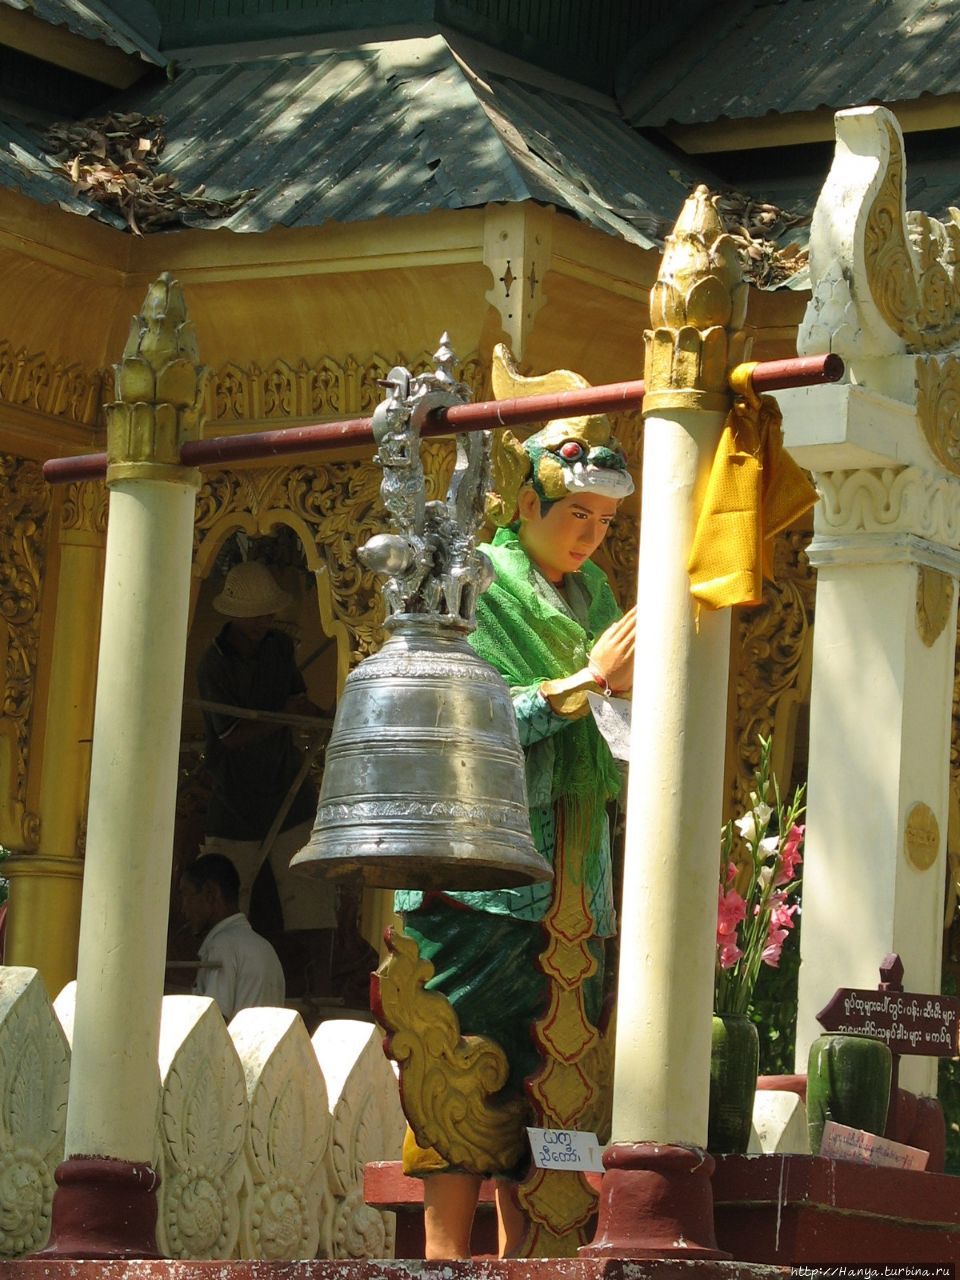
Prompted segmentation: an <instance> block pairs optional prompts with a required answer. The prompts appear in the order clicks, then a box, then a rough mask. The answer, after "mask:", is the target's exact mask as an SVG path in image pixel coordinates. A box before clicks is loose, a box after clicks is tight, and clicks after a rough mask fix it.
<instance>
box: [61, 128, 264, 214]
mask: <svg viewBox="0 0 960 1280" xmlns="http://www.w3.org/2000/svg"><path fill="white" fill-rule="evenodd" d="M165 123H166V121H165V119H164V117H163V116H145V115H142V114H141V113H140V112H138V111H126V112H124V111H117V112H113V113H112V114H110V115H107V116H101V117H98V118H97V119H92V120H77V121H69V122H67V123H64V124H54V125H51V126H50V128H49V129H48V130H47V131H46V133H45V134H44V137H43V144H44V149H45V150H46V151H47V153H48V154H49V155H50V157H51V160H52V162H53V164H54V167H55V168H58V169H59V170H60V171H61V172H62V173H64V174H65V175H66V176H67V177H68V178H69V179H70V181H71V182H72V183H73V185H74V189H75V191H76V192H77V193H78V194H80V195H85V196H87V198H88V199H90V200H95V201H96V202H97V203H98V204H103V205H106V206H107V207H108V208H111V209H114V210H116V211H117V212H118V213H120V214H121V215H122V216H123V218H125V219H126V222H127V225H128V227H129V228H130V230H131V231H132V232H133V233H134V234H135V235H143V234H144V233H146V232H150V231H161V230H163V229H164V228H166V227H170V226H174V225H177V224H179V225H183V223H184V221H185V216H186V215H193V216H195V217H201V218H224V217H227V216H228V215H229V214H231V213H233V212H234V210H236V209H238V208H239V207H240V205H242V204H243V203H244V201H246V200H249V198H250V197H251V196H252V195H253V194H254V190H253V189H250V190H247V191H239V192H237V193H236V194H235V195H232V196H230V197H228V198H225V199H222V200H217V199H212V198H210V197H208V196H206V195H204V188H203V187H202V186H199V187H196V188H195V189H194V190H193V191H181V190H180V184H179V182H178V181H177V179H176V178H175V177H174V176H173V174H171V173H161V172H160V171H159V169H158V166H159V163H160V157H161V155H162V154H163V149H164V147H165V146H166V138H165V136H164V133H163V126H164V124H165Z"/></svg>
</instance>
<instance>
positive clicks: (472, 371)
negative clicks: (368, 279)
mask: <svg viewBox="0 0 960 1280" xmlns="http://www.w3.org/2000/svg"><path fill="white" fill-rule="evenodd" d="M394 365H403V366H404V367H405V368H407V369H410V370H411V371H412V372H413V373H421V372H423V371H424V370H425V369H432V368H433V357H432V355H431V354H430V352H428V351H422V352H420V353H419V354H418V355H417V356H415V357H414V358H413V359H412V360H411V359H408V358H407V357H406V356H405V355H403V353H402V352H398V354H397V355H396V357H395V358H394V359H388V358H387V357H386V356H379V355H373V356H371V357H370V359H369V360H367V361H366V363H364V364H360V362H359V361H357V360H356V359H354V358H353V357H352V356H347V358H346V359H345V360H344V361H343V363H342V364H339V363H338V362H337V361H335V360H332V359H329V358H327V357H325V358H324V359H322V360H320V361H319V362H318V363H317V364H315V365H311V364H308V363H307V361H306V360H303V359H301V360H298V361H297V362H296V363H295V364H290V363H288V362H287V361H285V360H275V361H274V362H273V363H272V364H271V365H269V366H268V367H267V368H266V369H261V368H260V366H259V365H256V364H251V365H248V366H247V367H246V368H243V367H242V366H240V365H238V364H234V363H229V364H225V365H222V366H221V367H220V368H219V369H217V370H215V371H214V373H213V374H212V376H211V378H210V381H209V382H208V384H207V388H206V392H205V397H204V405H205V413H206V418H207V423H208V428H213V429H214V431H217V430H221V429H222V428H223V427H224V426H227V425H229V424H230V423H234V422H245V423H259V422H263V423H268V422H269V423H273V424H277V423H280V422H296V421H302V422H310V421H317V420H318V419H324V418H349V417H353V416H355V415H366V414H369V413H372V412H373V409H374V407H375V406H376V405H377V404H378V403H379V402H380V400H382V399H383V388H382V387H380V386H379V385H378V379H382V378H385V377H386V376H387V374H388V373H389V372H390V370H391V369H392V368H393V367H394ZM486 377H487V372H486V370H485V368H484V366H483V365H482V364H481V363H480V359H479V357H478V356H477V355H476V354H474V355H472V356H469V357H468V358H467V359H466V360H464V362H463V364H462V366H461V379H462V381H464V382H466V384H467V385H468V386H469V387H470V389H471V390H472V391H473V394H474V398H475V399H479V398H480V395H481V393H482V389H483V386H484V383H485V379H486Z"/></svg>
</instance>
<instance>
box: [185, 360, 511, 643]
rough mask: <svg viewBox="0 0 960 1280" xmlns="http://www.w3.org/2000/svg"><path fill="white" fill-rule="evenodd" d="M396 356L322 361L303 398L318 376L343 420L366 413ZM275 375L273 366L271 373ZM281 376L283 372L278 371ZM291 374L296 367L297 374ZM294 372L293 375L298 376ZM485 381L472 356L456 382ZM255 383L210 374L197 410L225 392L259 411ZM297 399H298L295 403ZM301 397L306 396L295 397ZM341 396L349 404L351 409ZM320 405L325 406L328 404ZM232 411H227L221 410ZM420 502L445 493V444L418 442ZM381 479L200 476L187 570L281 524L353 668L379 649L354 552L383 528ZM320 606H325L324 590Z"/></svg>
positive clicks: (360, 473)
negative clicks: (321, 586) (291, 533)
mask: <svg viewBox="0 0 960 1280" xmlns="http://www.w3.org/2000/svg"><path fill="white" fill-rule="evenodd" d="M404 361H405V357H404V356H402V355H398V356H397V358H396V360H393V361H387V360H385V359H383V358H382V357H379V356H373V357H372V358H371V359H370V360H368V361H367V362H366V364H364V365H361V364H359V362H358V361H356V360H352V359H350V358H348V359H347V360H346V361H344V363H343V365H336V364H335V363H334V362H333V361H325V362H324V363H323V364H322V365H321V366H318V367H317V369H314V370H312V371H309V372H310V375H311V376H310V378H308V379H307V380H306V386H307V390H308V391H309V392H310V394H311V395H313V394H315V393H316V389H317V387H318V385H319V383H318V379H317V376H316V375H317V372H318V370H323V371H325V374H324V376H325V377H326V379H327V380H326V382H325V384H324V385H325V386H327V387H328V388H334V389H335V393H336V397H338V398H339V397H340V396H343V397H344V404H345V405H347V407H346V408H345V409H344V412H346V413H352V412H357V413H358V412H361V411H367V410H368V409H372V407H373V406H374V405H375V404H377V403H378V402H379V400H380V399H381V398H382V393H383V392H382V388H381V387H379V386H378V385H377V381H376V379H377V378H380V377H383V376H385V375H386V374H387V373H388V372H389V370H390V369H391V368H392V367H393V366H394V365H395V364H398V363H404ZM273 367H274V368H275V369H277V368H279V365H275V366H273ZM284 367H285V368H286V369H288V370H289V369H290V368H291V366H284ZM407 367H408V368H412V369H413V370H414V371H417V370H420V369H426V368H433V362H432V356H431V354H430V353H429V352H423V353H422V354H421V355H420V356H418V357H417V359H416V360H414V361H413V362H412V363H411V364H408V365H407ZM298 368H299V366H298ZM300 373H301V374H302V373H303V369H302V368H300ZM485 376H486V372H485V369H484V367H483V365H481V363H480V360H479V358H478V357H476V356H473V357H470V358H469V359H468V360H466V361H465V362H464V364H463V366H462V377H463V378H464V380H466V381H467V382H468V383H469V384H470V385H471V386H472V387H473V388H474V395H477V394H479V393H480V389H481V388H482V387H483V385H484V379H485ZM260 377H261V375H260V374H259V372H258V371H257V370H255V369H251V370H249V371H247V373H245V374H244V373H243V372H242V371H240V370H239V368H238V366H235V365H231V366H228V368H227V370H226V373H225V371H224V370H220V371H219V373H218V374H216V375H215V376H214V378H213V379H212V389H211V388H210V387H208V390H207V402H208V405H209V403H210V400H211V397H212V398H213V401H214V403H217V404H219V403H226V400H225V397H224V394H223V389H224V388H225V387H228V388H229V395H230V397H232V400H231V401H230V403H231V404H232V405H234V406H235V407H236V408H237V410H238V411H240V410H241V409H242V410H243V411H244V412H246V408H247V407H248V406H253V407H257V406H261V407H262V406H263V405H264V404H265V403H266V402H265V401H264V399H263V396H262V391H263V387H262V384H260V389H259V390H256V386H257V379H258V378H260ZM299 394H300V393H299V392H298V393H297V395H299ZM304 394H306V392H304ZM349 397H353V399H352V401H350V400H349ZM275 403H276V404H277V405H278V406H280V407H283V406H284V405H286V406H287V407H291V408H297V407H302V405H303V403H304V400H303V399H297V398H296V396H294V397H293V398H292V399H291V398H289V397H288V396H286V394H285V393H283V394H278V397H277V399H276V402H275ZM333 403H334V402H333V400H330V399H327V400H326V401H325V402H324V404H325V406H326V407H332V406H333ZM230 412H231V413H232V412H233V409H231V410H230ZM422 457H423V466H424V472H425V475H426V480H427V496H428V498H438V497H441V496H442V495H443V494H444V493H445V492H446V487H447V483H448V480H449V475H450V472H451V471H452V468H453V463H454V445H453V442H452V441H451V440H428V441H424V443H423V445H422ZM381 479H382V475H381V472H380V470H379V468H378V467H376V466H374V464H373V463H372V462H361V461H353V462H335V463H327V464H321V463H318V464H313V465H308V466H297V467H272V468H270V469H269V470H265V471H257V470H243V471H205V472H204V473H203V482H202V484H201V487H200V492H199V494H198V495H197V512H196V519H195V536H194V562H195V572H197V573H198V574H200V575H201V576H204V575H205V574H206V573H207V572H208V571H209V567H210V564H211V563H212V559H213V555H214V554H215V553H216V550H217V549H218V548H219V546H220V544H221V543H222V541H223V538H224V537H226V535H227V533H229V531H230V530H231V529H235V528H244V529H246V530H247V531H248V532H260V533H266V532H268V531H269V530H270V529H271V528H272V527H274V526H275V525H277V524H288V525H290V526H291V527H292V528H294V529H295V530H296V531H297V533H298V534H299V535H300V538H301V540H302V542H303V544H304V547H305V548H306V551H307V561H308V564H309V566H310V568H311V569H313V570H315V571H317V570H319V571H321V572H323V573H324V576H325V581H326V584H327V588H328V590H329V602H330V610H331V616H330V618H328V619H325V620H324V625H325V627H326V628H327V630H328V631H329V629H330V627H331V626H332V627H334V628H336V627H337V626H340V627H342V628H344V630H345V634H346V635H347V636H348V637H349V639H348V642H347V644H348V648H349V664H350V665H353V664H355V663H357V662H359V661H360V660H361V659H362V658H364V657H366V656H367V655H368V654H369V653H372V652H374V651H375V650H376V649H378V648H379V647H380V645H381V643H382V642H383V629H382V622H383V605H382V601H381V597H380V592H379V590H378V588H377V583H376V579H375V578H374V576H373V575H372V574H371V573H369V572H368V571H367V570H365V569H364V568H363V566H362V565H361V564H360V562H359V560H358V559H357V554H356V550H357V547H358V546H360V545H361V543H363V542H365V541H366V540H367V539H368V538H370V537H372V536H373V535H374V534H375V533H380V532H382V531H383V529H384V528H385V512H384V508H383V503H382V501H381V499H380V481H381ZM322 598H326V592H324V593H323V595H322Z"/></svg>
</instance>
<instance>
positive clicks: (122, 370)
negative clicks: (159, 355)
mask: <svg viewBox="0 0 960 1280" xmlns="http://www.w3.org/2000/svg"><path fill="white" fill-rule="evenodd" d="M154 389H155V381H154V372H153V366H152V365H151V364H149V363H148V362H147V361H146V360H144V359H142V358H141V357H140V356H129V357H128V358H127V359H126V360H124V362H123V364H121V365H118V366H117V394H118V396H119V398H120V399H121V400H125V401H126V402H127V403H128V404H136V403H137V402H138V401H148V400H152V399H153V398H154Z"/></svg>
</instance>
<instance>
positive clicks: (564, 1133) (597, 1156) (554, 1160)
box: [527, 1126, 603, 1173]
mask: <svg viewBox="0 0 960 1280" xmlns="http://www.w3.org/2000/svg"><path fill="white" fill-rule="evenodd" d="M527 1133H528V1134H529V1135H530V1149H531V1151H532V1152H533V1163H534V1164H535V1165H536V1166H537V1168H538V1169H574V1170H576V1171H577V1172H579V1173H603V1159H602V1157H603V1148H602V1147H601V1145H600V1141H599V1139H598V1138H597V1135H596V1134H595V1133H582V1132H580V1131H579V1130H577V1129H534V1128H532V1127H529V1126H528V1128H527Z"/></svg>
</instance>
